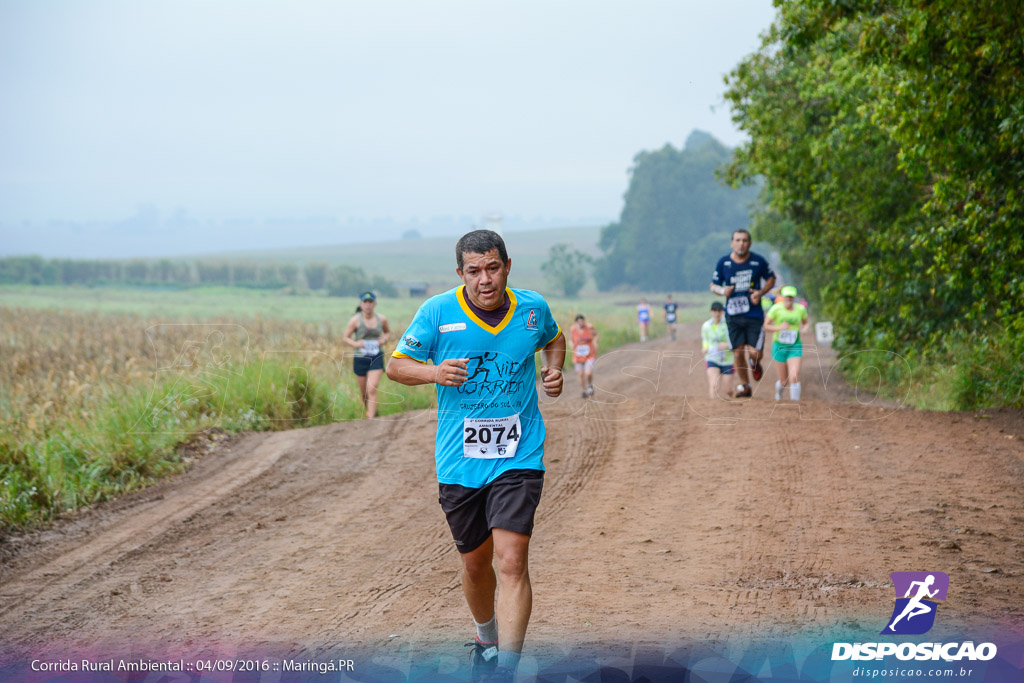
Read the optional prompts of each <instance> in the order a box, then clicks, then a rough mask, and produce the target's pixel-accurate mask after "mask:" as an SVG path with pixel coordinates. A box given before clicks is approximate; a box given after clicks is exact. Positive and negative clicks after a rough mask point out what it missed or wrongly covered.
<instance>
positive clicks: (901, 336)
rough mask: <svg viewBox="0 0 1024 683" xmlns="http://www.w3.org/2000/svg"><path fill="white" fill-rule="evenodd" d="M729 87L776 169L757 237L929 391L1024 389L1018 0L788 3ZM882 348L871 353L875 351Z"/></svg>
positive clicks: (897, 382) (846, 333)
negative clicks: (903, 363) (897, 358)
mask: <svg viewBox="0 0 1024 683" xmlns="http://www.w3.org/2000/svg"><path fill="white" fill-rule="evenodd" d="M778 6H779V12H778V15H777V18H776V21H775V23H774V24H773V26H772V27H771V29H770V30H769V31H767V32H766V33H765V34H764V35H763V42H762V46H761V48H760V50H759V51H758V52H756V53H754V54H752V55H750V56H748V57H747V58H745V59H744V60H743V61H742V62H741V63H740V64H739V65H738V66H737V67H736V68H735V69H734V70H733V72H732V73H731V74H730V75H729V77H728V90H727V92H726V98H727V99H728V100H729V101H730V104H731V105H732V107H733V111H734V120H735V122H736V123H737V125H738V126H739V127H740V128H742V129H743V131H744V132H745V133H747V134H748V135H749V136H750V141H749V142H748V143H746V144H744V145H743V146H742V147H740V148H739V149H738V150H737V152H736V156H735V159H734V161H733V162H732V164H731V165H730V166H729V167H728V169H727V171H726V173H725V176H726V179H728V180H730V181H731V182H732V183H734V184H736V185H741V184H743V183H747V182H750V183H753V182H757V183H758V184H762V183H763V191H762V195H761V196H762V200H763V203H764V208H763V210H762V211H760V212H759V213H758V214H757V215H756V216H755V219H754V226H753V227H754V237H755V238H756V239H762V240H767V241H770V242H771V243H772V244H773V245H774V246H776V247H777V248H779V249H780V251H781V253H782V259H783V261H784V262H785V263H786V264H788V266H789V267H790V268H791V270H792V271H793V272H794V274H795V275H796V277H797V279H798V280H799V282H798V285H799V286H801V287H802V288H803V289H804V290H805V291H806V292H807V295H808V297H809V298H811V299H812V300H813V301H816V302H820V305H821V308H822V309H823V310H824V313H825V315H827V316H828V317H829V318H831V320H832V321H833V322H834V323H835V328H836V333H837V336H836V345H837V347H838V348H839V349H840V350H841V351H844V352H847V353H849V354H850V355H849V356H848V357H849V358H850V362H848V363H847V364H846V365H845V367H844V370H845V372H846V374H847V376H853V375H856V374H859V373H861V372H862V371H866V370H870V369H871V365H870V361H867V360H866V359H868V358H869V355H870V354H859V353H854V352H856V351H860V350H865V349H874V350H886V351H890V352H892V353H897V354H899V355H901V356H902V357H903V358H905V359H906V361H907V362H908V363H909V365H910V367H911V368H912V371H911V372H909V373H908V372H901V371H899V372H898V371H897V368H898V366H897V365H895V364H892V365H889V366H886V367H882V368H878V369H877V370H878V371H879V372H880V376H881V380H882V387H883V389H884V390H886V391H887V392H889V393H890V394H891V395H900V394H904V393H906V391H907V390H908V389H909V390H910V395H909V398H910V400H911V402H912V404H914V405H920V406H927V407H935V408H946V409H949V408H954V409H961V410H963V409H977V408H987V407H993V406H1016V407H1024V306H1022V305H1021V301H1022V300H1024V274H1022V272H1021V268H1020V265H1021V263H1024V230H1022V226H1024V194H1022V193H1021V191H1020V188H1021V183H1022V181H1024V154H1022V150H1024V111H1022V109H1021V102H1022V101H1024V80H1022V79H1021V78H1020V74H1021V70H1022V69H1024V51H1022V50H1021V46H1022V39H1021V31H1020V26H1019V23H1020V20H1019V17H1020V7H1019V3H1016V2H1007V1H1005V0H986V1H984V2H976V3H962V2H946V1H943V2H932V3H919V2H912V1H911V0H889V1H886V2H875V3H845V2H843V3H834V2H833V3H827V2H821V1H820V0H796V1H794V2H787V3H781V4H779V5H778ZM865 363H867V364H865Z"/></svg>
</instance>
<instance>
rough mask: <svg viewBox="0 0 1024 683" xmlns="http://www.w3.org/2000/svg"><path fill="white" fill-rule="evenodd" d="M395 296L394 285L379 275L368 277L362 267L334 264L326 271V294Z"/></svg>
mask: <svg viewBox="0 0 1024 683" xmlns="http://www.w3.org/2000/svg"><path fill="white" fill-rule="evenodd" d="M367 291H369V292H374V293H375V294H378V295H384V296H396V295H397V293H398V292H397V291H396V290H395V288H394V286H393V285H392V284H391V283H390V282H389V281H388V280H386V279H384V278H382V277H381V276H379V275H376V276H373V277H370V276H369V275H367V274H366V271H364V270H363V269H362V268H356V267H355V266H335V267H334V268H332V269H331V270H330V271H328V273H327V294H328V295H329V296H359V295H360V294H362V293H363V292H367Z"/></svg>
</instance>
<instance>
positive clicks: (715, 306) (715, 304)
mask: <svg viewBox="0 0 1024 683" xmlns="http://www.w3.org/2000/svg"><path fill="white" fill-rule="evenodd" d="M711 310H712V311H724V310H725V306H723V305H722V302H721V301H712V302H711Z"/></svg>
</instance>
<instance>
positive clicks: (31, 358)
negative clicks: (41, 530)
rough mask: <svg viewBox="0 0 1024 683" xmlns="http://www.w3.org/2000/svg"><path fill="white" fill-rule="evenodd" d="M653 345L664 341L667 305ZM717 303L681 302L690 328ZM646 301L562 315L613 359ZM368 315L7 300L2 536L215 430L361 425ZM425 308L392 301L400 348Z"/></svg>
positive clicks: (109, 299)
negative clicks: (345, 338) (362, 342)
mask: <svg viewBox="0 0 1024 683" xmlns="http://www.w3.org/2000/svg"><path fill="white" fill-rule="evenodd" d="M647 298H648V300H649V301H650V302H651V304H652V306H654V307H655V312H656V314H655V322H654V324H653V325H652V334H653V335H655V336H657V335H659V334H662V333H663V332H664V328H663V325H662V324H661V323H660V322H659V320H660V315H658V314H657V306H658V303H657V302H658V301H660V299H659V298H658V297H657V296H656V295H653V294H652V295H650V296H648V297H647ZM709 298H710V295H709V294H693V295H680V296H678V297H677V299H678V300H679V302H680V304H681V308H680V318H681V320H683V321H689V320H702V319H704V317H706V308H707V301H708V300H709ZM638 300H639V295H603V296H599V297H587V298H582V299H559V298H552V299H549V301H550V303H551V305H552V309H553V311H554V313H555V317H556V319H557V320H558V321H559V324H560V325H562V327H563V328H568V326H570V325H571V324H572V321H573V319H574V318H575V316H576V314H577V313H578V312H582V313H584V314H585V315H586V316H587V318H588V319H589V320H590V321H591V322H592V323H593V324H594V325H595V326H596V327H597V329H598V331H599V333H600V334H601V350H602V351H608V350H611V349H613V348H615V347H617V346H620V345H622V344H625V343H629V342H633V341H636V340H637V335H638V332H637V329H636V324H635V305H636V302H637V301H638ZM355 303H356V302H355V301H354V300H347V299H332V298H328V297H325V296H305V297H301V296H288V295H285V294H281V293H275V292H265V291H258V290H247V289H227V288H209V289H204V288H197V289H192V290H182V291H172V290H159V291H158V290H138V289H118V288H96V289H88V288H79V287H42V286H40V287H31V286H3V287H0V330H3V333H2V334H0V357H3V358H4V363H3V365H2V366H0V427H2V429H0V531H2V530H3V529H4V528H15V527H20V526H24V525H30V524H34V523H37V522H39V521H42V520H45V519H48V518H50V517H52V516H54V515H56V514H60V513H63V512H66V511H70V510H74V509H77V508H80V507H82V506H87V505H90V504H92V503H95V502H97V501H100V500H104V499H107V498H110V497H112V496H116V495H119V494H121V493H123V492H126V491H129V490H132V489H135V488H138V487H140V486H145V485H147V484H148V483H150V482H152V481H154V480H155V479H156V478H158V477H160V476H163V475H165V474H168V473H173V472H177V471H180V470H181V469H182V468H183V467H185V466H186V465H187V449H185V450H183V449H182V445H183V444H187V443H189V442H190V441H191V440H193V439H194V438H195V437H196V435H198V434H202V433H209V432H210V430H223V431H226V432H236V431H245V430H275V429H289V428H292V427H297V426H312V425H318V424H326V423H329V422H334V421H338V420H350V419H359V418H360V417H361V415H362V404H361V401H360V399H359V395H358V389H357V386H356V381H355V377H354V375H353V374H352V372H351V360H350V357H349V356H347V355H346V354H349V353H350V350H349V347H347V346H345V345H344V344H343V342H342V341H341V336H342V333H343V330H344V327H345V324H346V322H347V320H348V318H349V317H350V316H351V315H352V313H353V312H354V308H355ZM419 304H420V301H418V300H413V299H409V298H399V299H382V300H381V301H380V303H379V309H378V310H379V311H380V312H381V313H382V314H384V315H387V316H388V317H389V319H390V320H391V323H392V327H393V328H394V329H395V330H396V331H397V332H401V331H402V330H404V328H405V326H406V325H407V324H408V322H409V320H411V318H412V316H413V314H414V313H415V310H416V308H417V307H418V306H419ZM381 389H382V391H385V392H387V393H386V395H384V396H382V405H381V414H384V415H386V414H389V413H394V412H399V411H402V410H408V409H413V408H423V407H427V406H430V405H431V404H432V402H433V396H434V393H433V390H432V388H430V387H404V386H401V385H397V384H394V383H391V382H389V381H387V380H385V381H384V382H383V383H382V386H381Z"/></svg>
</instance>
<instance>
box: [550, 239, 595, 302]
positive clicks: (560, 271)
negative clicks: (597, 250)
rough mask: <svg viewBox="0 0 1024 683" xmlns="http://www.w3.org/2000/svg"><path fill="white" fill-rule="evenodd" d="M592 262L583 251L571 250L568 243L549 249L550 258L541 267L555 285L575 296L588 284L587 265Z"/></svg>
mask: <svg viewBox="0 0 1024 683" xmlns="http://www.w3.org/2000/svg"><path fill="white" fill-rule="evenodd" d="M592 262H593V259H592V258H590V257H589V256H587V255H586V254H584V253H583V252H582V251H578V250H575V249H574V250H571V251H570V249H569V245H568V244H556V245H554V246H552V247H551V249H550V250H548V260H547V261H545V262H544V263H542V264H541V266H540V269H541V272H543V273H544V275H545V277H547V279H548V280H549V281H550V282H551V284H552V285H553V286H554V287H557V288H558V289H561V290H562V291H563V292H564V293H565V295H566V296H569V297H573V296H576V295H577V294H579V293H580V290H581V289H583V285H585V284H587V266H589V265H590V264H591V263H592Z"/></svg>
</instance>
